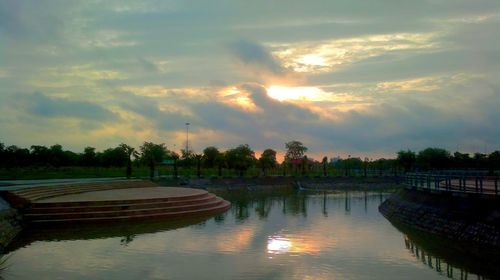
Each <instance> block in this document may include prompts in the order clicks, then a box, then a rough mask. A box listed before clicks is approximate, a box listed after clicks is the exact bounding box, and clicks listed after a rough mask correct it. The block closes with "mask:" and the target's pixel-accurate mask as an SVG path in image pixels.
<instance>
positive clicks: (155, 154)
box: [0, 141, 500, 177]
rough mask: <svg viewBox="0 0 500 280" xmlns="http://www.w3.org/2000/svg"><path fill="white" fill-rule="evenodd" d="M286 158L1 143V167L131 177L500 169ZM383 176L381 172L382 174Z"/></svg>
mask: <svg viewBox="0 0 500 280" xmlns="http://www.w3.org/2000/svg"><path fill="white" fill-rule="evenodd" d="M285 149H286V154H285V157H284V160H283V161H282V162H281V163H278V161H277V159H276V154H277V152H276V151H275V150H273V149H266V150H264V151H263V152H262V154H261V155H260V157H259V158H257V157H256V156H255V152H254V151H253V150H252V149H251V148H250V146H249V145H247V144H242V145H238V146H237V147H234V148H231V149H228V150H226V151H221V150H219V149H218V148H217V147H215V146H210V147H206V148H205V149H204V150H203V151H202V152H201V153H195V152H193V151H192V150H181V154H178V153H177V152H175V151H171V150H169V149H168V148H167V146H166V145H165V144H163V143H161V144H156V143H152V142H144V143H143V144H142V145H141V146H140V147H139V148H138V149H136V148H134V147H132V146H129V145H127V144H124V143H122V144H120V145H118V146H116V147H113V148H107V149H105V150H103V151H96V149H95V148H94V147H85V148H84V150H83V151H82V152H80V153H75V152H73V151H69V150H65V149H63V147H62V146H61V145H59V144H55V145H52V146H50V147H46V146H41V145H32V146H31V147H30V148H22V147H18V146H15V145H10V146H6V145H5V144H3V143H0V168H7V169H9V168H23V167H56V168H57V167H66V166H81V167H124V168H125V175H126V176H127V177H130V176H131V174H132V168H133V166H147V167H148V169H149V175H150V176H151V177H153V176H154V172H155V169H156V168H157V166H158V165H159V164H167V165H171V166H172V167H173V173H174V176H177V174H178V168H195V169H196V172H197V175H198V176H201V175H202V174H201V170H202V168H211V169H215V170H217V174H218V176H222V171H223V170H224V169H230V170H233V171H234V172H236V173H237V174H238V175H239V176H243V175H244V174H245V172H246V171H247V170H248V169H249V168H255V167H256V168H259V169H260V173H261V175H266V174H267V171H268V170H271V169H275V168H277V167H279V168H280V170H281V172H282V174H280V175H283V176H287V175H307V174H308V173H309V171H311V170H315V171H318V170H319V172H321V171H322V172H321V173H323V175H324V176H326V175H328V172H329V170H331V169H332V168H333V169H335V170H337V174H344V175H345V176H351V175H364V176H367V174H370V175H382V174H386V173H387V171H388V170H389V171H393V172H394V175H397V174H398V172H399V171H404V172H411V171H421V170H443V169H487V170H489V171H490V173H492V172H493V171H494V170H497V169H500V152H499V151H495V152H493V153H491V154H489V155H487V154H481V153H475V154H474V155H472V156H470V155H469V154H466V153H460V152H455V153H454V154H453V155H452V154H450V152H448V151H446V150H444V149H440V148H427V149H424V150H422V151H419V152H418V153H417V152H414V151H410V150H407V151H399V152H398V153H397V157H396V158H394V159H384V158H381V159H376V160H371V159H368V158H364V159H361V158H359V157H350V156H349V157H348V158H346V159H340V158H334V159H328V157H326V156H325V157H323V158H322V160H321V161H317V160H314V159H312V158H308V157H307V155H306V152H307V151H308V148H307V147H306V146H304V144H303V143H302V142H300V141H290V142H287V143H285ZM384 172H385V173H384Z"/></svg>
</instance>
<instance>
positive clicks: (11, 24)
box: [0, 0, 64, 43]
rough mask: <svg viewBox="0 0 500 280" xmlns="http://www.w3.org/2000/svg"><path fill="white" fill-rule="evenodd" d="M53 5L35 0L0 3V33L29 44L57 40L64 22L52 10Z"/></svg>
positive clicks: (10, 0)
mask: <svg viewBox="0 0 500 280" xmlns="http://www.w3.org/2000/svg"><path fill="white" fill-rule="evenodd" d="M53 3H54V1H52V2H51V3H42V2H40V1H36V0H28V1H16V0H4V1H1V2H0V32H1V33H4V34H5V35H7V36H8V37H10V38H13V39H15V40H22V41H29V42H33V41H35V42H36V41H38V42H44V43H46V42H49V41H51V40H54V39H56V38H59V37H60V36H61V35H62V32H63V26H64V21H63V20H62V17H61V16H60V13H59V12H58V10H57V9H52V8H53V5H52V4H53ZM54 6H55V5H54ZM1 33H0V34H1Z"/></svg>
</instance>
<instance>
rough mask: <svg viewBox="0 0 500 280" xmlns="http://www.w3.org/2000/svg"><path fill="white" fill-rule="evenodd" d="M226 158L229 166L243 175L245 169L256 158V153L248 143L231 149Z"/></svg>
mask: <svg viewBox="0 0 500 280" xmlns="http://www.w3.org/2000/svg"><path fill="white" fill-rule="evenodd" d="M226 160H227V164H228V166H229V168H232V169H234V170H236V171H237V172H238V175H239V176H243V174H244V173H245V171H246V170H247V169H248V168H250V167H251V166H252V165H253V164H254V162H255V161H256V159H255V153H254V151H253V150H252V149H250V147H249V146H248V144H244V145H239V146H238V147H236V148H234V149H230V150H228V151H227V152H226Z"/></svg>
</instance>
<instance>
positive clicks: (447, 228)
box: [379, 189, 500, 250]
mask: <svg viewBox="0 0 500 280" xmlns="http://www.w3.org/2000/svg"><path fill="white" fill-rule="evenodd" d="M499 199H500V197H495V196H484V195H483V196H481V195H475V194H463V193H462V194H461V193H453V192H438V193H434V192H429V191H422V190H411V189H402V190H400V191H399V192H397V193H395V194H393V195H392V196H391V197H390V198H389V199H387V200H386V201H384V202H383V203H382V204H381V205H380V206H379V211H380V212H381V213H382V214H383V215H384V216H385V217H386V218H387V219H388V220H389V221H390V222H391V223H394V224H398V225H403V226H407V227H410V228H412V229H415V230H418V231H422V232H426V233H430V234H433V235H437V236H441V237H445V238H447V239H451V240H456V241H462V242H465V243H468V244H474V245H478V246H484V247H490V248H494V249H495V250H497V249H500V204H499V202H500V201H499Z"/></svg>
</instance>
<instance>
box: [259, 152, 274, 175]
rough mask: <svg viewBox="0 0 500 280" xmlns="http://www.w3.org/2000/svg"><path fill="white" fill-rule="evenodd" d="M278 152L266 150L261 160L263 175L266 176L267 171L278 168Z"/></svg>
mask: <svg viewBox="0 0 500 280" xmlns="http://www.w3.org/2000/svg"><path fill="white" fill-rule="evenodd" d="M277 163H278V162H277V161H276V151H275V150H273V149H266V150H264V152H262V154H261V155H260V158H259V164H260V168H261V169H262V173H263V174H264V175H265V174H266V169H268V168H274V167H276V164H277Z"/></svg>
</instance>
